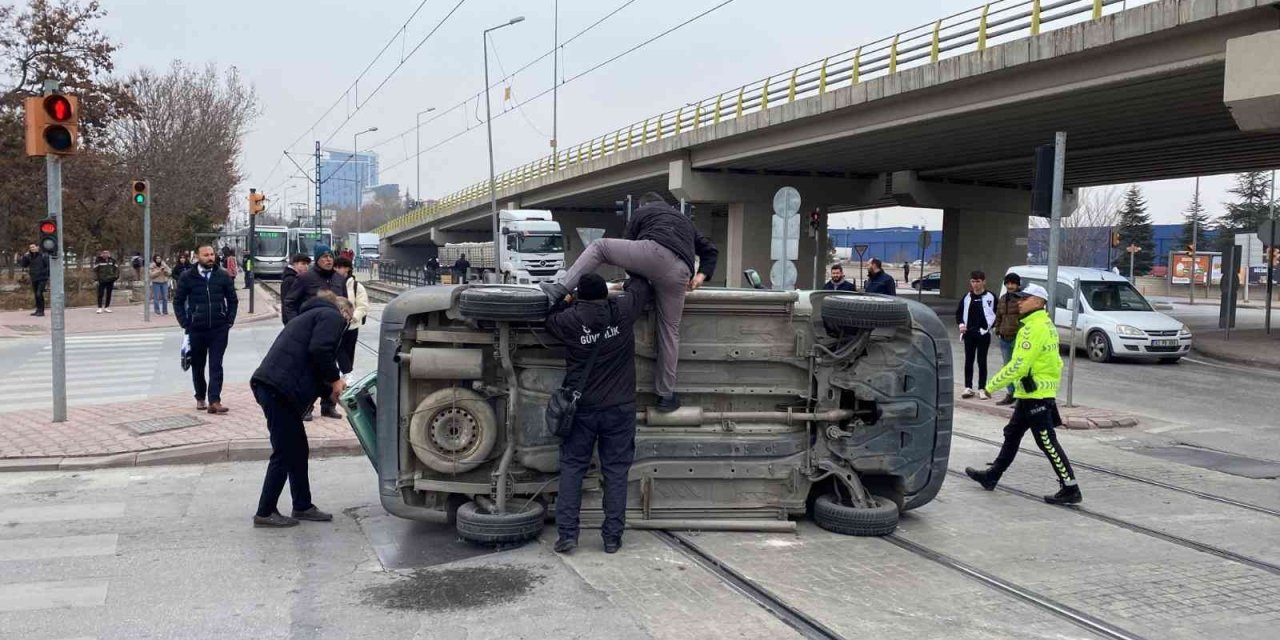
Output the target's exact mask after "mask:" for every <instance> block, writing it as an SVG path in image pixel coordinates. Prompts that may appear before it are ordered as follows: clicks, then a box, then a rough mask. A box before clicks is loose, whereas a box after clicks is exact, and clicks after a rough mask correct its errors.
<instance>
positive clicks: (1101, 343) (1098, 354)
mask: <svg viewBox="0 0 1280 640" xmlns="http://www.w3.org/2000/svg"><path fill="white" fill-rule="evenodd" d="M1084 351H1085V354H1087V355H1088V356H1089V359H1090V360H1092V361H1094V362H1110V361H1111V356H1112V351H1111V339H1110V338H1108V337H1107V334H1105V333H1103V332H1101V331H1094V332H1093V333H1090V334H1089V337H1088V338H1086V339H1085V345H1084Z"/></svg>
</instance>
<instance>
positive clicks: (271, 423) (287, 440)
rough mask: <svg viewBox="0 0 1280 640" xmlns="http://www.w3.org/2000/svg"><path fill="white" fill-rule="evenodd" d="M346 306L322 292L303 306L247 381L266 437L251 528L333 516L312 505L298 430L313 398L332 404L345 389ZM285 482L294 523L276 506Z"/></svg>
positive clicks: (302, 430)
mask: <svg viewBox="0 0 1280 640" xmlns="http://www.w3.org/2000/svg"><path fill="white" fill-rule="evenodd" d="M352 313H353V310H352V306H351V302H350V301H348V300H346V299H343V298H339V297H338V296H336V295H334V294H333V292H331V291H321V292H319V293H318V294H317V295H316V297H315V298H313V299H311V300H308V301H307V302H305V303H303V305H302V309H301V312H300V313H299V314H298V315H297V316H296V317H295V318H294V319H293V320H291V321H290V322H289V324H287V325H285V327H284V329H283V330H281V331H280V334H279V335H278V336H276V340H275V342H274V343H272V344H271V349H270V350H268V351H267V355H266V357H265V358H263V359H262V364H260V365H258V369H257V370H256V371H254V372H253V376H252V377H251V378H250V379H249V388H251V389H252V390H253V398H254V400H256V401H257V402H258V405H259V406H261V407H262V414H263V415H264V416H265V417H266V419H267V432H268V433H270V434H271V458H270V459H269V461H268V462H267V474H266V477H265V478H263V480H262V495H261V497H259V499H258V511H257V513H255V514H254V516H253V526H255V527H292V526H295V525H297V524H298V521H299V520H312V521H315V522H328V521H330V520H332V519H333V515H331V514H328V513H325V512H323V511H321V510H320V509H318V508H316V505H315V504H314V503H312V502H311V482H310V480H309V479H308V477H307V457H308V456H309V454H310V451H309V448H308V446H307V430H306V427H305V426H304V425H303V424H302V415H303V412H304V411H309V410H310V407H311V405H312V404H313V403H314V402H315V400H316V397H317V396H323V397H326V398H328V399H329V400H330V402H334V403H336V402H337V401H338V395H339V394H341V393H342V391H343V390H344V389H346V388H347V385H346V383H345V382H343V380H342V376H340V375H338V367H337V364H336V362H337V357H338V346H339V344H340V343H341V341H342V335H343V333H344V331H345V329H346V327H347V323H349V322H350V321H351V318H352ZM286 479H287V480H288V481H289V493H290V494H291V495H292V498H293V513H292V516H293V517H288V516H285V515H284V514H282V513H280V510H279V508H278V506H277V503H278V502H279V501H280V494H281V492H283V491H284V482H285V480H286Z"/></svg>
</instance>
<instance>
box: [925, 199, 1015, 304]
mask: <svg viewBox="0 0 1280 640" xmlns="http://www.w3.org/2000/svg"><path fill="white" fill-rule="evenodd" d="M1027 226H1028V218H1027V216H1025V215H1018V214H1009V213H991V212H986V211H974V210H972V209H944V210H943V212H942V268H941V271H942V283H941V285H942V286H941V291H940V293H941V294H942V296H943V297H944V298H960V297H962V296H964V294H965V291H967V290H968V288H969V272H970V271H975V270H981V271H983V272H985V273H986V274H987V288H988V289H990V290H991V291H999V285H1000V281H1001V280H1002V279H1003V278H1004V273H1005V271H1007V270H1008V269H1009V267H1011V266H1013V265H1016V264H1026V262H1027Z"/></svg>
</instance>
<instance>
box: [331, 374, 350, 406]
mask: <svg viewBox="0 0 1280 640" xmlns="http://www.w3.org/2000/svg"><path fill="white" fill-rule="evenodd" d="M329 388H330V389H331V392H330V394H329V396H330V397H331V398H333V401H334V402H337V401H338V396H340V395H342V392H343V391H346V390H347V381H346V380H343V379H342V378H338V379H337V380H334V381H333V382H331V383H329Z"/></svg>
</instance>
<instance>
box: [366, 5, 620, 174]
mask: <svg viewBox="0 0 1280 640" xmlns="http://www.w3.org/2000/svg"><path fill="white" fill-rule="evenodd" d="M635 2H636V0H626V1H625V2H623V3H622V4H620V5H618V6H617V7H614V8H613V10H612V11H610V12H609V13H606V14H605V15H604V16H602V17H600V18H599V19H598V20H596V21H595V22H593V23H591V24H589V25H587V26H586V27H585V28H584V29H582V30H581V31H579V32H577V33H575V34H574V35H572V36H570V37H569V39H567V40H565V41H564V42H561V43H560V46H559V47H557V49H552V50H551V51H548V52H546V53H544V54H542V55H540V56H538V57H537V58H534V59H533V60H530V61H529V62H527V63H525V65H524V66H522V67H520V68H519V69H516V70H515V71H512V72H511V74H510V75H504V76H503V77H501V78H499V79H498V80H497V81H495V82H494V83H493V84H491V85H489V87H488V88H487V89H486V90H487V91H492V90H494V89H495V88H497V87H500V86H502V85H503V83H507V82H509V81H510V80H511V79H512V78H515V77H516V76H517V75H519V74H520V73H522V72H524V71H527V70H528V69H529V68H530V67H532V66H533V65H535V64H538V63H539V62H542V61H543V60H546V59H547V58H548V57H550V56H551V55H552V54H554V53H555V52H556V51H557V50H558V49H563V48H564V47H565V45H567V44H569V43H571V42H573V41H574V40H577V39H578V38H580V37H582V36H583V35H585V34H586V33H587V32H588V31H591V30H592V29H595V28H596V27H598V26H600V25H601V24H602V23H603V22H604V21H605V20H608V19H609V18H612V17H613V16H615V15H617V14H618V12H620V11H622V10H623V9H626V8H627V7H629V6H631V5H632V4H634V3H635ZM482 97H484V91H477V92H476V93H475V94H473V95H471V96H469V97H467V98H466V99H465V100H463V101H462V102H459V103H458V104H455V105H453V106H452V107H449V108H448V109H445V110H443V111H440V112H438V113H436V115H434V116H432V117H430V118H428V119H427V120H426V122H423V123H422V124H424V125H426V124H431V123H432V122H434V121H436V120H438V119H440V118H443V117H444V116H446V115H448V114H449V113H451V112H453V111H455V110H457V109H460V108H465V107H466V106H467V105H468V104H470V103H471V101H472V100H478V99H480V98H482ZM481 122H483V121H481ZM416 129H417V126H416V125H415V126H413V127H409V128H408V129H405V130H404V131H402V132H400V133H397V134H395V135H393V136H391V137H389V138H387V139H385V140H383V141H381V142H376V143H374V144H372V145H370V146H369V147H368V148H369V149H370V150H373V149H377V148H378V147H382V146H386V145H388V144H390V143H392V142H395V141H396V140H399V139H403V138H404V137H405V136H407V135H410V134H412V133H413V132H414V130H416Z"/></svg>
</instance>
